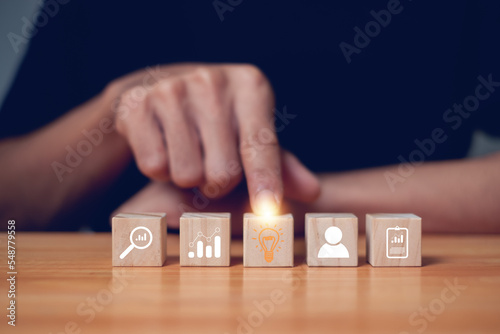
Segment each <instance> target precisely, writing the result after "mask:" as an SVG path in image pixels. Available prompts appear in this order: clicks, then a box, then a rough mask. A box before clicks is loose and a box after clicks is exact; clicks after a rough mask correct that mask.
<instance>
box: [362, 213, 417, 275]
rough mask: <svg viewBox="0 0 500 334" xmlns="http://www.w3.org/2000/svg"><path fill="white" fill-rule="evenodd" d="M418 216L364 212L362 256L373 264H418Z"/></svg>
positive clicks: (394, 265)
mask: <svg viewBox="0 0 500 334" xmlns="http://www.w3.org/2000/svg"><path fill="white" fill-rule="evenodd" d="M421 240H422V219H421V218H420V217H418V216H416V215H414V214H407V213H402V214H394V213H381V214H367V215H366V259H367V261H368V262H369V263H370V264H371V265H372V266H374V267H419V266H421V265H422V254H421Z"/></svg>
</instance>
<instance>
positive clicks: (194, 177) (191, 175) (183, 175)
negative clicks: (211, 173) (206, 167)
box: [172, 162, 203, 188]
mask: <svg viewBox="0 0 500 334" xmlns="http://www.w3.org/2000/svg"><path fill="white" fill-rule="evenodd" d="M202 179H203V173H202V170H201V168H200V166H199V165H197V164H192V163H191V164H185V163H179V162H177V163H176V164H175V166H173V167H172V180H173V181H174V183H175V184H176V185H178V186H179V187H181V188H192V187H196V186H198V185H200V184H201V181H202Z"/></svg>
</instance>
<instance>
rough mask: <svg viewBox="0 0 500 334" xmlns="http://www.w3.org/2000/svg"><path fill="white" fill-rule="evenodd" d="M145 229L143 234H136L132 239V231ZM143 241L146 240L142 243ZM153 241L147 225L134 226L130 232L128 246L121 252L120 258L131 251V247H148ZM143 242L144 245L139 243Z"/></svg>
mask: <svg viewBox="0 0 500 334" xmlns="http://www.w3.org/2000/svg"><path fill="white" fill-rule="evenodd" d="M139 230H140V231H145V233H144V234H142V235H140V234H139V235H137V236H136V238H135V240H134V233H135V232H136V231H139ZM146 232H147V233H146ZM148 234H149V241H148V240H147V239H148ZM144 241H147V242H145V243H144ZM152 242H153V233H151V231H150V230H149V228H147V227H144V226H138V227H136V228H134V229H133V230H132V232H130V246H128V247H127V249H125V250H124V251H123V253H121V254H120V259H122V260H123V259H124V258H125V256H127V255H128V253H130V252H131V251H132V249H134V248H137V249H146V248H148V247H149V246H150V245H151V243H152ZM143 243H144V244H145V245H142V246H141V244H143Z"/></svg>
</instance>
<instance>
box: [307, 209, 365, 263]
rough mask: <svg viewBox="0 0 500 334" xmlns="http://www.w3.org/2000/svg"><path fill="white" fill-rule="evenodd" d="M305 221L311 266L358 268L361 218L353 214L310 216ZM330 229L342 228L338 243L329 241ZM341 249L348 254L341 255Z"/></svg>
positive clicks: (308, 257)
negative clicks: (359, 220) (339, 250)
mask: <svg viewBox="0 0 500 334" xmlns="http://www.w3.org/2000/svg"><path fill="white" fill-rule="evenodd" d="M305 221H306V226H305V238H306V248H307V252H306V253H307V265H308V266H311V267H313V266H319V267H356V266H357V265H358V218H357V217H356V216H355V215H353V214H352V213H307V214H306V217H305ZM330 228H335V229H338V230H337V231H339V232H340V236H339V237H340V239H339V240H338V241H337V240H333V242H330V241H332V240H330V241H329V240H327V233H328V232H327V230H329V229H330ZM337 233H338V232H337ZM332 247H335V248H332ZM340 247H342V250H344V252H345V254H340V252H338V249H339V248H340ZM329 249H331V251H329ZM336 249H337V250H336ZM325 250H326V253H331V254H325Z"/></svg>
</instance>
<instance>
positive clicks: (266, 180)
mask: <svg viewBox="0 0 500 334" xmlns="http://www.w3.org/2000/svg"><path fill="white" fill-rule="evenodd" d="M247 179H248V183H252V184H261V185H267V186H268V187H270V188H271V189H277V188H278V186H279V184H278V180H280V179H281V171H280V170H279V169H278V168H277V169H273V168H264V167H261V168H255V169H253V170H251V171H250V172H249V173H247Z"/></svg>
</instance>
